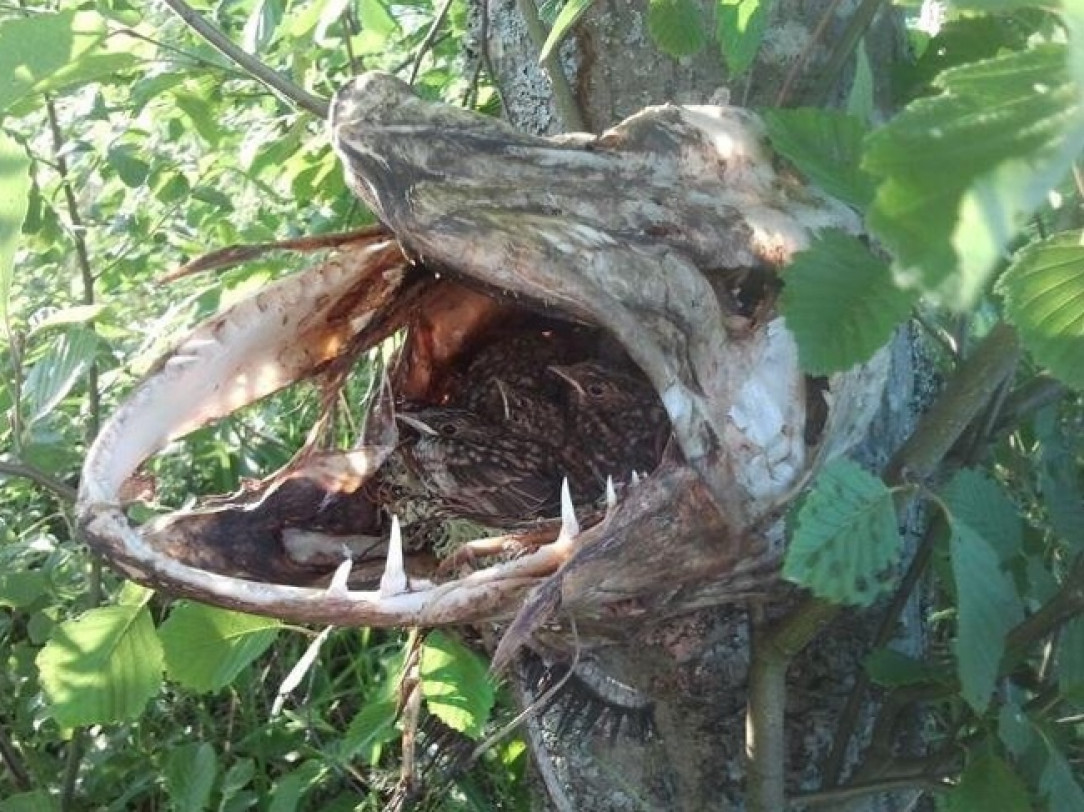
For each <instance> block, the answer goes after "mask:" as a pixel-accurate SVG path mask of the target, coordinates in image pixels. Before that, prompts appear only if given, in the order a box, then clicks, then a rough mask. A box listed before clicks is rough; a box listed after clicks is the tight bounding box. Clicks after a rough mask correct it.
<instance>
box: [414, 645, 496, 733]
mask: <svg viewBox="0 0 1084 812" xmlns="http://www.w3.org/2000/svg"><path fill="white" fill-rule="evenodd" d="M420 671H421V686H422V695H423V696H424V697H425V701H426V705H427V706H428V708H429V712H430V713H432V714H433V715H434V716H436V717H437V718H438V719H440V720H441V721H442V722H444V724H446V725H448V727H450V728H452V729H453V730H457V731H459V732H460V733H463V734H465V735H467V736H470V737H471V738H473V739H477V738H479V737H480V736H481V735H482V728H483V727H484V726H485V723H486V721H487V720H488V719H489V713H490V711H491V710H492V709H493V699H494V691H493V684H492V683H491V682H490V681H489V676H488V674H487V673H486V667H485V665H484V664H483V663H482V661H481V660H480V659H479V658H478V655H477V654H475V653H474V652H473V651H471V650H470V649H469V648H467V647H466V646H464V645H463V644H462V643H460V642H459V641H458V640H456V639H455V638H454V637H451V636H450V635H448V634H446V633H445V632H441V631H436V632H433V633H432V634H430V635H429V636H428V637H427V638H426V640H425V645H424V646H423V647H422V653H421V668H420Z"/></svg>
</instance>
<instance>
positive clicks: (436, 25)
mask: <svg viewBox="0 0 1084 812" xmlns="http://www.w3.org/2000/svg"><path fill="white" fill-rule="evenodd" d="M451 7H452V0H444V2H443V3H442V4H441V6H440V8H439V9H438V10H437V15H436V16H435V17H434V18H433V24H432V25H430V26H429V30H428V31H426V32H425V39H423V40H422V43H421V45H419V46H418V53H417V54H416V55H415V56H414V64H413V65H411V67H410V76H409V78H408V79H407V82H409V83H410V84H414V80H415V79H417V78H418V71H419V70H421V67H422V60H423V59H425V55H426V54H427V53H429V50H430V49H431V48H432V47H433V43H434V42H436V39H437V32H439V31H440V27H441V26H442V25H444V18H445V17H447V16H448V11H449V10H450V9H451Z"/></svg>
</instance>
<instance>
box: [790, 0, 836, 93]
mask: <svg viewBox="0 0 1084 812" xmlns="http://www.w3.org/2000/svg"><path fill="white" fill-rule="evenodd" d="M839 4H840V0H831V2H830V3H829V4H828V5H827V7H826V8H825V9H824V13H823V14H822V15H821V18H820V20H818V21H817V27H816V28H814V29H813V33H812V34H810V35H809V39H808V40H806V44H805V47H804V48H803V49H802V52H801V53H800V54H798V57H797V59H795V60H794V62H793V63H792V64H791V66H790V70H788V71H787V76H786V78H785V79H784V80H783V85H782V87H780V88H779V95H778V96H776V97H775V106H776V107H786V106H787V102H789V101H790V97H791V92H792V91H793V89H794V84H795V82H796V81H797V80H798V74H799V72H800V71H801V70H802V68H803V67H804V66H805V63H806V61H807V60H808V59H809V55H810V54H811V53H813V49H814V48H815V47H816V45H817V43H819V42H820V41H821V40H822V39H823V38H824V32H825V31H826V30H827V28H828V24H829V23H830V22H831V21H832V20H833V19H834V18H835V16H836V10H837V9H838V8H839Z"/></svg>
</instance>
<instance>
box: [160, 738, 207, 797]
mask: <svg viewBox="0 0 1084 812" xmlns="http://www.w3.org/2000/svg"><path fill="white" fill-rule="evenodd" d="M217 775H218V760H217V759H216V758H215V751H214V748H213V747H211V745H209V744H208V743H207V742H200V743H199V744H197V743H195V742H190V743H188V744H182V745H179V746H176V747H174V748H173V749H172V750H171V751H170V754H169V758H168V759H167V760H166V791H167V792H168V793H169V800H170V807H171V809H173V810H174V812H203V810H205V809H207V808H208V806H209V805H210V802H211V789H212V788H213V787H214V784H215V777H216V776H217Z"/></svg>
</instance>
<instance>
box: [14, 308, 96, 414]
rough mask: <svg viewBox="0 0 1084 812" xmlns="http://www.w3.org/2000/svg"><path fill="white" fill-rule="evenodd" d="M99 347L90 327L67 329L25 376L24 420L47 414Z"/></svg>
mask: <svg viewBox="0 0 1084 812" xmlns="http://www.w3.org/2000/svg"><path fill="white" fill-rule="evenodd" d="M97 351H98V338H97V336H95V335H94V333H93V332H92V331H90V330H83V329H73V330H66V331H65V332H63V333H61V334H60V335H59V336H57V338H56V340H55V341H54V343H53V347H52V349H51V350H50V352H49V353H48V354H47V355H45V357H43V358H42V359H41V360H40V361H38V362H37V363H36V364H34V366H33V367H31V368H30V372H29V373H28V374H27V376H26V383H25V386H24V396H25V398H26V408H25V412H26V422H27V423H28V424H29V423H34V422H35V421H37V420H40V419H41V418H43V417H45V416H46V415H48V414H49V413H50V412H51V411H52V410H53V408H54V407H55V406H56V405H57V404H58V403H60V401H62V400H63V399H64V398H65V397H66V396H67V395H68V393H69V392H70V391H71V390H72V387H74V386H75V385H76V384H77V383H78V382H79V380H80V379H81V378H82V377H83V376H84V375H85V374H86V372H87V370H88V369H89V368H90V365H91V363H92V362H93V361H94V356H95V354H96V353H97Z"/></svg>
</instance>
